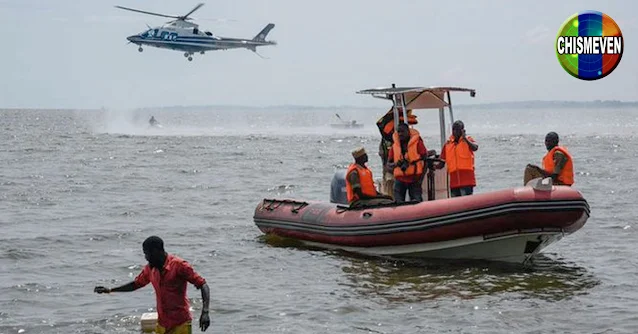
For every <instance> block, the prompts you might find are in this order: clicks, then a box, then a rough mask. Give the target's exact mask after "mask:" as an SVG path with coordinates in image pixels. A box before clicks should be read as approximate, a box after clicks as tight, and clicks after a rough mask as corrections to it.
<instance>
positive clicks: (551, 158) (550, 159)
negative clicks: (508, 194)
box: [523, 131, 574, 186]
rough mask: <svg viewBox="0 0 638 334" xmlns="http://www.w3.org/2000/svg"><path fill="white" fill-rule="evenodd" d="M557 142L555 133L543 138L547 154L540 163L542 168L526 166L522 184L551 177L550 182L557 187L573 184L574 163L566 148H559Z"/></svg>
mask: <svg viewBox="0 0 638 334" xmlns="http://www.w3.org/2000/svg"><path fill="white" fill-rule="evenodd" d="M558 142H559V140H558V134H557V133H556V132H553V131H552V132H549V133H548V134H547V135H546V136H545V148H547V154H545V156H544V157H543V160H542V161H541V162H542V165H543V167H542V168H540V167H538V166H535V165H531V164H528V165H527V168H526V169H525V176H524V180H523V183H524V184H527V182H529V180H531V179H534V178H537V177H551V178H552V182H553V183H554V184H558V185H565V186H571V185H573V184H574V162H573V159H572V156H571V154H569V152H568V151H567V148H565V147H564V146H559V145H558Z"/></svg>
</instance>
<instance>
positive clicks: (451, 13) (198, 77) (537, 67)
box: [0, 0, 638, 108]
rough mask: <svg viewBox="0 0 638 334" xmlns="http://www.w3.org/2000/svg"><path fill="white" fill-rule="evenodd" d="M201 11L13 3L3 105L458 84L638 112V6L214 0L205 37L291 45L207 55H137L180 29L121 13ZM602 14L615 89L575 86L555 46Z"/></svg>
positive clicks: (351, 99)
mask: <svg viewBox="0 0 638 334" xmlns="http://www.w3.org/2000/svg"><path fill="white" fill-rule="evenodd" d="M198 2H200V1H198V0H188V1H174V0H171V1H169V0H155V1H142V0H108V1H103V0H81V1H80V0H55V1H54V0H0V22H1V23H0V24H1V25H2V29H0V31H2V32H3V36H2V52H0V75H1V77H0V107H7V108H19V107H27V108H28V107H31V108H100V107H102V106H104V107H106V108H135V107H144V106H167V105H206V104H235V105H251V106H259V105H278V104H302V105H317V106H333V105H360V106H378V105H379V104H378V103H379V102H378V100H376V99H373V98H371V97H369V96H365V95H358V94H355V91H357V90H360V89H366V88H374V87H379V86H388V85H390V84H392V83H393V82H394V83H396V84H397V85H399V86H409V85H419V86H422V85H424V86H437V85H455V86H468V87H471V88H475V89H477V91H478V94H477V97H476V98H475V99H473V100H469V98H465V97H463V98H459V99H458V100H457V101H455V102H458V103H469V102H474V103H485V102H497V101H513V100H537V99H538V100H563V99H564V100H594V99H618V100H638V37H637V33H638V20H636V18H635V13H636V12H637V10H638V2H636V1H633V0H626V1H584V0H579V1H576V0H561V1H525V2H523V1H511V0H509V1H507V0H503V1H488V0H483V1H476V0H467V1H460V0H457V1H427V0H414V1H408V0H392V1H378V0H321V1H304V0H232V1H221V0H217V1H208V2H206V1H201V2H205V3H206V5H205V6H204V7H202V8H201V9H200V10H199V11H197V12H196V13H195V14H193V17H194V18H195V19H198V18H201V19H215V18H218V19H233V20H236V21H231V22H216V21H210V20H207V21H195V22H197V23H199V24H200V29H202V30H210V31H212V32H213V33H215V34H217V35H220V36H224V37H245V38H252V37H253V36H254V35H255V34H257V32H259V31H260V30H261V29H262V28H263V27H264V26H265V25H266V24H267V23H269V22H273V23H275V24H276V26H275V28H274V29H273V30H272V31H271V33H270V35H269V36H268V39H273V40H276V41H277V42H278V43H279V45H277V46H267V47H262V48H260V49H259V52H260V54H262V55H263V56H265V57H268V58H269V59H262V58H260V57H258V56H257V55H255V54H254V53H252V52H251V51H248V50H228V51H214V52H209V53H207V54H206V55H203V56H202V55H199V54H196V55H195V56H194V59H193V61H192V62H189V61H187V60H186V59H185V58H184V56H183V54H182V53H180V52H176V51H169V50H163V49H156V48H151V47H145V50H144V52H143V53H139V52H138V51H137V46H135V45H133V44H129V45H126V43H127V40H126V37H127V36H129V35H132V34H134V33H139V32H141V31H144V30H145V29H146V24H149V25H151V26H157V25H161V24H163V23H164V22H166V21H167V20H168V19H165V18H161V17H155V16H149V15H144V14H138V13H133V12H128V11H123V10H120V9H116V8H114V7H113V6H114V5H121V6H127V7H133V8H138V9H142V10H148V11H154V12H159V13H164V14H171V15H182V14H185V13H186V12H188V11H189V10H190V9H191V8H192V7H194V6H195V5H196V4H197V3H198ZM587 9H592V10H599V11H602V12H604V13H606V14H608V15H610V16H611V17H612V18H613V19H614V20H616V22H617V23H618V24H619V25H620V28H621V30H622V32H623V35H624V41H625V45H626V48H625V50H624V55H623V57H622V60H621V62H620V65H619V66H618V68H616V70H615V71H614V72H613V73H612V74H611V75H609V76H607V77H606V78H603V79H602V80H598V81H594V82H587V81H581V80H578V79H576V78H573V77H571V76H570V75H568V74H567V73H566V72H565V71H564V70H563V69H562V68H561V66H560V64H559V63H558V60H557V59H556V53H555V48H554V41H555V38H556V34H557V33H558V30H559V28H560V26H561V25H562V23H563V22H564V20H566V19H567V18H568V17H569V16H570V15H572V14H574V13H576V12H579V11H582V10H587Z"/></svg>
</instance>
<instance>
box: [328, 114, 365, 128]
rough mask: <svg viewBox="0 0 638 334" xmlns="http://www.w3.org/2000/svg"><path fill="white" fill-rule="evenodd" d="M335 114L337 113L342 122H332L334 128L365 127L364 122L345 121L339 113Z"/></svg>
mask: <svg viewBox="0 0 638 334" xmlns="http://www.w3.org/2000/svg"><path fill="white" fill-rule="evenodd" d="M335 115H337V118H338V119H339V120H340V121H341V123H333V124H330V126H331V127H333V128H337V129H359V128H362V127H363V124H361V123H357V121H355V120H352V121H344V120H343V119H341V116H339V114H335Z"/></svg>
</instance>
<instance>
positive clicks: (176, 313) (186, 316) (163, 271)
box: [93, 236, 210, 334]
mask: <svg viewBox="0 0 638 334" xmlns="http://www.w3.org/2000/svg"><path fill="white" fill-rule="evenodd" d="M142 249H143V250H144V256H145V257H146V261H148V264H147V265H146V266H145V267H144V269H142V272H141V273H140V274H139V275H137V277H135V280H134V281H133V282H130V283H128V284H125V285H122V286H119V287H117V288H113V289H110V288H105V287H103V286H96V287H95V289H94V290H93V291H94V292H96V293H100V294H101V293H111V292H130V291H135V290H137V289H139V288H142V287H144V286H146V285H147V284H148V283H152V284H153V288H154V289H155V298H156V301H157V315H158V319H157V322H158V324H157V329H156V330H155V332H156V333H158V334H169V333H170V334H191V332H192V329H191V320H192V318H191V314H190V310H189V308H190V305H189V303H188V299H187V298H186V288H187V285H186V282H190V283H191V284H193V285H195V287H196V288H197V289H200V290H201V291H202V314H201V316H200V317H199V328H200V329H201V330H202V332H205V331H206V329H207V328H208V326H210V319H209V317H208V304H209V289H208V284H206V280H205V279H204V278H203V277H201V276H200V275H199V274H198V273H196V272H195V270H193V267H192V266H191V265H190V264H189V263H188V262H186V261H185V260H182V259H180V258H179V257H177V256H175V255H172V254H168V253H166V252H165V251H164V241H162V239H160V238H159V237H156V236H151V237H148V238H147V239H146V240H144V243H143V244H142Z"/></svg>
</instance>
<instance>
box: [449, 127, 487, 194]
mask: <svg viewBox="0 0 638 334" xmlns="http://www.w3.org/2000/svg"><path fill="white" fill-rule="evenodd" d="M477 150H478V144H476V141H475V140H474V138H472V137H471V136H466V135H465V124H463V122H462V121H460V120H457V121H456V122H454V124H452V135H451V136H450V138H449V139H448V141H447V142H446V143H445V145H444V146H443V150H442V152H441V159H443V160H445V163H446V164H447V172H448V174H449V176H450V192H451V194H452V197H458V196H466V195H472V194H473V193H474V187H476V176H475V175H474V152H475V151H477ZM440 168H443V166H442V165H440Z"/></svg>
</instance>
